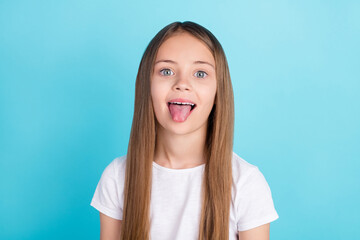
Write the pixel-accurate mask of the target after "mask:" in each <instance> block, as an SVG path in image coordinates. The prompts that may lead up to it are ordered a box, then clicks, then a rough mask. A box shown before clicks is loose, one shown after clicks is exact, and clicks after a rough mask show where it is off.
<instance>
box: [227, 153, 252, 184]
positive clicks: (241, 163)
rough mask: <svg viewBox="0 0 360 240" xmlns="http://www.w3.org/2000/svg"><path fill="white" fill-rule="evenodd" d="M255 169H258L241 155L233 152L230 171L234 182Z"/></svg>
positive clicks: (239, 180) (245, 176)
mask: <svg viewBox="0 0 360 240" xmlns="http://www.w3.org/2000/svg"><path fill="white" fill-rule="evenodd" d="M255 171H259V168H258V167H257V166H255V165H253V164H251V163H249V162H247V161H246V160H244V159H243V158H242V157H240V156H239V155H237V154H236V153H235V152H233V154H232V173H233V178H234V181H235V182H237V183H239V182H241V181H242V180H244V179H245V178H247V177H248V176H249V175H251V174H252V173H253V172H255Z"/></svg>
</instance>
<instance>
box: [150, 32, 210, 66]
mask: <svg viewBox="0 0 360 240" xmlns="http://www.w3.org/2000/svg"><path fill="white" fill-rule="evenodd" d="M162 59H170V60H174V61H176V60H177V61H181V60H183V61H186V60H189V61H208V62H210V63H212V64H213V65H215V59H214V57H213V55H212V53H211V51H210V50H209V48H208V47H207V45H206V44H205V43H204V42H203V41H201V40H200V39H198V38H196V37H194V36H193V35H191V34H190V33H187V32H180V33H175V34H174V35H173V36H171V37H169V38H168V39H166V40H165V41H164V42H163V43H162V44H161V45H160V48H159V50H158V52H157V55H156V60H162Z"/></svg>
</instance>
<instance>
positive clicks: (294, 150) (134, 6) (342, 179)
mask: <svg viewBox="0 0 360 240" xmlns="http://www.w3.org/2000/svg"><path fill="white" fill-rule="evenodd" d="M186 20H190V21H195V22H197V23H199V24H201V25H203V26H205V27H206V28H208V29H209V30H210V31H212V32H213V33H214V35H215V36H216V37H217V38H218V39H219V41H220V42H221V44H222V46H223V48H224V50H225V52H226V55H227V58H228V62H229V66H230V73H231V77H232V82H233V88H234V94H235V112H236V114H235V138H234V151H235V152H236V153H237V154H238V155H239V156H241V157H242V158H244V159H245V160H246V161H248V162H250V163H252V164H254V165H256V166H258V167H259V169H260V170H261V171H262V173H263V174H264V176H265V178H266V180H267V181H268V183H269V185H270V188H271V190H272V195H273V200H274V203H275V208H276V210H277V211H278V214H279V219H278V220H276V221H275V222H273V223H272V224H271V239H279V240H288V239H292V240H304V239H306V240H309V239H314V240H315V239H316V240H319V239H326V240H329V239H331V240H332V239H334V240H335V239H359V235H360V228H359V226H360V225H359V214H360V207H359V203H360V174H359V171H360V124H359V123H360V96H359V90H360V47H359V44H360V2H359V1H357V0H354V1H350V0H342V1H340V0H338V1H335V0H332V1H331V0H330V1H325V0H324V1H321V0H312V1H310V0H304V1H290V0H288V1H287V0H262V1H261V0H252V1H230V0H223V1H196V0H193V1H190V0H183V1H120V0H118V1H115V0H102V1H100V0H89V1H79V0H72V1H69V0H63V1H51V0H49V1H39V0H33V1H23V0H9V1H6V0H0V212H1V214H0V239H9V240H12V239H34V240H35V239H99V231H100V227H99V213H98V211H97V210H95V209H94V208H93V207H91V206H90V201H91V198H92V196H93V194H94V191H95V188H96V185H97V182H98V181H99V179H100V176H101V173H102V171H103V170H104V168H105V167H106V166H107V165H108V164H109V163H110V162H111V161H112V160H113V159H114V158H115V157H117V156H121V155H124V154H126V151H127V144H128V140H129V134H130V128H131V123H132V116H133V107H134V92H135V77H136V74H137V69H138V66H139V63H140V59H141V56H142V54H143V52H144V50H145V47H146V46H147V44H148V43H149V41H150V40H151V38H152V37H153V36H154V35H155V34H156V33H157V32H158V31H159V30H160V29H161V28H162V27H164V26H165V25H167V24H169V23H171V22H173V21H186Z"/></svg>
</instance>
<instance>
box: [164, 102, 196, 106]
mask: <svg viewBox="0 0 360 240" xmlns="http://www.w3.org/2000/svg"><path fill="white" fill-rule="evenodd" d="M170 103H171V104H179V105H190V106H192V107H193V106H195V104H193V103H185V102H170Z"/></svg>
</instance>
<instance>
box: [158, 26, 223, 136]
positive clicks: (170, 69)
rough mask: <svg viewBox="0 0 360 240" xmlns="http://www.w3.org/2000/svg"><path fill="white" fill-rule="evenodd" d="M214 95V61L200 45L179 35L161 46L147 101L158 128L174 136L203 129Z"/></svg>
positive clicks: (189, 37) (183, 33)
mask: <svg viewBox="0 0 360 240" xmlns="http://www.w3.org/2000/svg"><path fill="white" fill-rule="evenodd" d="M215 94H216V73H215V59H214V57H213V55H212V53H211V52H210V50H209V49H208V48H207V46H206V45H205V44H204V43H203V42H202V41H200V40H199V39H197V38H195V37H194V36H192V35H191V34H189V33H186V32H182V33H176V34H175V35H173V36H171V37H170V38H168V39H167V40H166V41H165V42H163V43H162V45H161V46H160V48H159V50H158V53H157V56H156V59H155V65H154V71H153V73H152V76H151V97H152V101H153V107H154V111H155V116H156V119H157V121H158V122H159V123H160V125H161V127H163V128H164V129H166V130H168V131H171V132H173V133H176V134H186V133H190V132H193V131H196V130H198V129H200V128H206V126H207V125H206V124H207V119H208V117H209V114H210V112H211V109H212V107H213V105H214V99H215ZM179 103H182V105H179Z"/></svg>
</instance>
